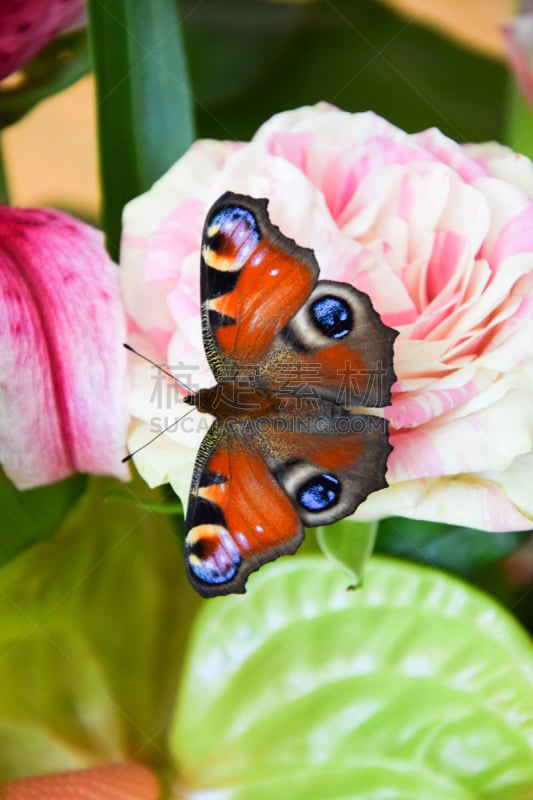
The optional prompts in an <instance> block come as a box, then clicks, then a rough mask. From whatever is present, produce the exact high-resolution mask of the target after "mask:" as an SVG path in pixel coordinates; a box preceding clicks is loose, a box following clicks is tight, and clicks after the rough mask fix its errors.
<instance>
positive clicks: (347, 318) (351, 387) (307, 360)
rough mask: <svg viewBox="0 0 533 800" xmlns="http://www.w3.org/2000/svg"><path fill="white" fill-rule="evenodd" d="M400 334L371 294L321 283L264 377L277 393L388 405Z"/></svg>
mask: <svg viewBox="0 0 533 800" xmlns="http://www.w3.org/2000/svg"><path fill="white" fill-rule="evenodd" d="M396 336H397V332H396V331H395V330H393V329H392V328H389V327H388V326H387V325H385V324H384V323H383V322H382V321H381V318H380V316H379V314H378V313H377V312H376V310H375V309H374V308H373V306H372V304H371V302H370V299H369V297H368V296H367V295H366V294H364V293H363V292H360V291H358V290H357V289H355V288H354V287H353V286H350V285H349V284H347V283H340V282H336V281H318V283H317V284H316V286H315V287H314V289H313V291H312V292H311V295H310V296H309V297H308V298H307V299H306V300H305V301H304V303H303V304H302V306H301V308H300V309H299V310H298V311H297V312H296V314H295V315H294V316H293V317H292V318H291V320H289V322H288V323H287V325H286V326H285V327H284V328H283V330H282V331H281V332H280V333H279V334H278V336H277V337H276V341H275V343H274V346H273V348H272V350H271V352H270V353H269V354H268V355H267V356H266V357H265V359H264V361H263V364H262V365H261V369H260V376H259V379H260V381H261V382H262V383H264V384H265V385H268V386H270V387H271V391H273V392H277V393H280V392H281V393H285V394H290V393H291V392H292V393H295V394H298V395H299V396H300V397H304V396H307V397H319V398H322V399H324V400H328V401H330V402H333V403H338V404H340V405H343V406H345V407H353V406H359V407H366V408H380V407H383V406H387V405H389V404H390V390H391V386H392V384H393V382H394V380H395V375H394V370H393V368H392V355H393V343H394V339H395V338H396Z"/></svg>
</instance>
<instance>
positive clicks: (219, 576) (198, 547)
mask: <svg viewBox="0 0 533 800" xmlns="http://www.w3.org/2000/svg"><path fill="white" fill-rule="evenodd" d="M202 530H203V531H204V532H205V533H204V534H202V533H201V531H202ZM194 531H200V535H199V538H197V539H196V541H194V543H193V544H187V543H186V551H187V561H188V564H189V568H190V570H191V572H192V573H193V574H194V575H195V576H196V577H197V578H199V580H201V581H203V582H204V583H207V584H215V585H216V584H221V583H227V582H228V581H230V580H231V579H232V578H233V577H234V576H235V574H236V572H237V569H238V567H239V564H240V563H241V556H240V553H239V550H238V548H237V546H236V545H235V543H234V542H233V540H232V538H231V536H230V535H229V533H228V531H227V530H226V529H225V528H223V527H222V526H220V525H203V526H199V527H198V528H195V529H193V533H194Z"/></svg>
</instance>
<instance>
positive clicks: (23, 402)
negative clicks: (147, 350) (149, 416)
mask: <svg viewBox="0 0 533 800" xmlns="http://www.w3.org/2000/svg"><path fill="white" fill-rule="evenodd" d="M0 241H1V245H0V263H1V271H0V275H1V278H0V279H1V284H2V286H1V296H2V301H3V308H2V313H1V317H0V318H1V319H2V327H1V336H2V344H3V360H2V367H1V372H0V385H1V387H2V394H1V396H0V408H1V416H0V419H1V421H0V460H1V461H2V463H3V464H4V467H5V471H6V473H7V475H8V476H9V477H10V478H11V479H12V480H13V481H14V482H15V484H16V485H17V486H18V487H20V488H28V487H31V486H38V485H40V484H44V483H49V482H51V481H55V480H59V479H60V478H63V477H65V476H66V475H69V474H70V473H72V472H93V473H97V474H106V473H111V474H114V475H117V476H119V477H122V478H124V477H126V476H127V470H126V468H125V467H124V466H123V465H121V463H120V459H121V456H122V455H124V444H125V433H126V425H127V405H126V404H127V397H126V381H125V369H126V358H125V353H124V351H123V348H122V341H123V340H124V335H125V321H124V314H123V310H122V304H121V301H120V295H119V282H118V270H117V268H116V266H115V265H114V264H113V263H112V262H111V260H110V259H109V258H108V256H107V254H106V252H105V250H104V247H103V243H102V238H101V235H100V234H99V233H98V232H97V231H95V230H94V229H92V228H90V227H89V226H88V225H85V224H84V223H81V222H79V221H78V220H76V219H74V218H72V217H70V216H68V215H67V214H63V213H60V212H57V211H49V210H44V209H33V210H20V209H15V208H1V209H0Z"/></svg>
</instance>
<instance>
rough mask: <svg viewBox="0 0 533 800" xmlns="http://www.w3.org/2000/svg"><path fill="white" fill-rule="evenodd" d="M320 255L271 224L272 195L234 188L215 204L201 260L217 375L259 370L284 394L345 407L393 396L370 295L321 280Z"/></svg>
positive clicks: (372, 404)
mask: <svg viewBox="0 0 533 800" xmlns="http://www.w3.org/2000/svg"><path fill="white" fill-rule="evenodd" d="M318 273H319V267H318V264H317V262H316V259H315V256H314V253H313V251H312V250H309V249H308V248H305V247H300V246H299V245H298V244H296V242H294V241H293V240H292V239H289V238H288V237H286V236H284V234H282V233H281V231H280V230H279V229H278V228H277V227H276V226H275V225H273V224H272V223H271V222H270V219H269V217H268V213H267V200H264V199H263V200H259V199H255V198H252V197H248V196H246V195H238V194H234V193H232V192H226V193H225V194H224V195H222V197H220V198H219V199H218V200H217V201H216V203H215V204H214V205H213V206H212V208H211V209H210V211H209V213H208V215H207V219H206V223H205V228H204V235H203V244H202V263H201V299H202V330H203V337H204V346H205V350H206V353H207V357H208V360H209V363H210V366H211V368H212V370H213V373H214V375H215V377H216V379H217V380H218V381H220V380H222V379H224V378H228V377H234V376H236V375H239V376H240V377H241V378H242V377H244V378H245V379H246V378H247V377H248V376H249V375H250V374H251V375H252V376H253V375H256V376H257V379H258V381H259V383H260V384H263V385H264V386H266V387H268V388H269V389H270V390H271V391H274V392H276V391H281V392H282V393H286V392H290V391H291V390H292V391H296V392H302V391H305V389H306V387H307V389H308V390H309V393H310V394H312V395H314V396H320V397H322V398H324V399H327V400H329V401H332V402H336V403H340V404H342V405H345V406H365V407H369V408H377V407H381V406H386V405H388V404H389V402H390V388H391V385H392V383H393V381H394V372H393V370H392V368H391V364H392V345H393V342H394V338H395V337H396V335H397V333H396V331H394V330H393V329H392V328H389V327H387V326H386V325H384V324H383V322H382V321H381V319H380V317H379V315H378V313H377V312H376V311H375V310H374V308H373V307H372V304H371V302H370V300H369V298H368V297H367V295H366V294H363V293H362V292H359V291H358V290H357V289H355V288H354V287H353V286H350V285H348V284H346V283H338V282H335V281H319V282H318V283H317V279H318Z"/></svg>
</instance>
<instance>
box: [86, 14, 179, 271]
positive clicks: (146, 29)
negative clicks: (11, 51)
mask: <svg viewBox="0 0 533 800" xmlns="http://www.w3.org/2000/svg"><path fill="white" fill-rule="evenodd" d="M88 7H89V20H90V26H89V30H90V33H91V43H92V53H93V63H94V72H95V78H96V88H97V101H98V128H99V142H100V162H101V175H102V183H103V197H104V210H103V215H104V229H105V232H106V235H107V241H108V248H109V250H110V253H111V255H112V256H113V257H115V258H117V256H118V250H119V241H120V230H121V216H122V209H123V207H124V205H125V204H126V203H127V202H128V200H130V199H131V198H132V197H135V196H137V195H139V194H141V193H142V192H145V191H146V190H147V189H149V188H150V186H152V184H153V183H154V182H155V181H156V180H157V179H158V178H159V177H161V175H162V174H163V173H164V172H166V170H167V169H168V168H169V167H170V166H171V165H172V164H173V163H174V162H175V161H176V160H177V159H178V158H179V157H180V156H181V155H183V153H184V152H185V150H187V148H188V147H189V146H190V145H191V143H192V141H193V121H192V120H193V116H192V104H191V93H190V89H189V83H188V78H187V68H186V64H185V57H184V53H183V46H182V43H181V34H180V26H179V22H178V18H177V15H176V3H175V0H158V2H157V12H155V11H154V6H153V5H152V4H151V3H147V2H145V0H89V3H88Z"/></svg>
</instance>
